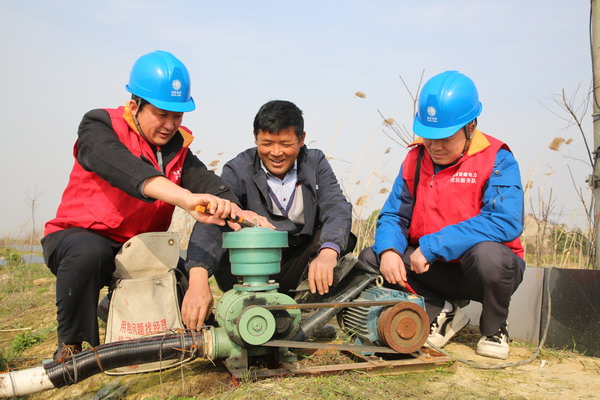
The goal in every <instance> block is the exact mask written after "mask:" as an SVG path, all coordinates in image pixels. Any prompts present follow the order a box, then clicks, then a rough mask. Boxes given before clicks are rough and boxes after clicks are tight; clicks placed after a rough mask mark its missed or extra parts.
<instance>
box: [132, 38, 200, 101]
mask: <svg viewBox="0 0 600 400" xmlns="http://www.w3.org/2000/svg"><path fill="white" fill-rule="evenodd" d="M125 88H126V89H127V91H128V92H130V93H132V94H134V95H136V96H139V97H141V98H142V99H144V100H146V101H148V102H149V103H150V104H152V105H153V106H155V107H157V108H160V109H162V110H166V111H175V112H186V111H193V110H194V109H195V108H196V104H195V103H194V99H193V98H192V96H191V95H190V94H191V82H190V74H189V73H188V70H187V68H186V67H185V65H183V63H182V62H181V61H179V59H178V58H177V57H175V56H174V55H173V54H171V53H169V52H167V51H162V50H157V51H155V52H152V53H148V54H145V55H143V56H141V57H140V58H138V59H137V61H136V62H135V64H133V68H131V73H130V74H129V83H128V84H127V85H125Z"/></svg>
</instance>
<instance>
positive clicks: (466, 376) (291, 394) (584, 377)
mask: <svg viewBox="0 0 600 400" xmlns="http://www.w3.org/2000/svg"><path fill="white" fill-rule="evenodd" d="M471 336H474V335H472V334H469V333H467V334H463V335H462V336H461V337H460V338H459V342H453V343H450V344H449V345H448V346H447V347H446V350H447V351H448V352H449V353H451V354H453V355H456V356H458V357H460V358H464V359H467V360H470V361H472V362H475V363H486V364H502V363H505V362H509V363H510V362H516V361H519V360H525V359H528V358H529V357H530V356H531V355H532V354H533V352H534V351H535V348H533V347H532V346H528V345H524V344H518V343H517V344H513V345H512V347H511V356H510V359H509V360H506V361H500V360H491V359H488V358H485V357H480V356H477V355H476V354H475V352H474V348H475V345H476V341H471V340H470V339H471ZM465 342H467V343H465ZM32 350H33V349H32ZM39 350H41V349H40V348H38V351H39ZM44 351H47V352H51V349H50V348H48V350H44ZM334 361H335V360H334ZM455 364H456V365H455V368H450V370H454V371H453V372H452V371H449V369H448V368H438V369H436V370H433V371H423V372H417V373H402V370H390V371H386V372H385V373H384V376H383V377H382V376H381V375H378V374H377V373H372V374H370V373H365V372H344V373H337V374H335V375H333V376H329V377H284V378H271V379H266V380H261V381H254V382H253V381H246V382H241V384H240V385H239V386H235V385H234V384H233V383H232V380H231V378H230V376H229V374H228V372H227V371H226V370H225V368H224V367H222V366H219V365H217V366H215V365H213V364H212V363H211V362H210V361H208V360H205V359H199V360H195V361H193V362H192V363H190V364H188V365H186V366H185V367H182V368H174V369H172V370H170V371H165V372H162V373H151V374H143V375H135V376H128V377H124V378H121V377H112V376H107V375H104V374H100V375H96V376H94V377H92V378H89V379H87V380H85V381H83V382H80V383H78V384H76V385H73V386H70V387H65V388H60V389H54V390H50V391H47V392H44V393H39V394H36V395H32V396H30V397H29V398H30V399H36V400H37V399H77V400H84V399H109V398H110V399H119V398H123V399H176V398H194V399H225V398H227V399H242V398H243V399H246V398H248V399H253V398H261V397H264V396H268V397H269V398H270V399H306V398H331V399H334V398H348V399H350V398H352V399H354V398H365V399H380V398H382V399H383V398H388V399H389V398H415V399H440V398H444V399H565V400H568V399H598V398H600V359H599V358H594V357H585V356H583V355H579V354H574V353H572V352H566V351H558V350H551V349H545V350H542V352H541V353H540V356H539V357H538V358H536V359H535V360H534V361H533V362H531V363H528V364H525V365H520V366H516V367H509V368H505V369H499V370H498V369H491V370H490V369H485V370H484V369H477V368H474V367H471V366H467V365H465V364H462V363H460V362H458V361H457V362H455ZM373 382H375V383H377V384H378V386H379V389H378V390H373V388H371V387H370V386H369V385H370V384H371V383H373ZM349 385H353V386H357V385H358V389H356V390H354V389H347V390H345V391H344V392H342V393H339V392H338V391H337V390H339V389H335V388H336V387H338V388H339V387H345V386H349ZM382 387H383V388H385V387H387V389H386V390H384V391H381V390H380V389H381V388H382ZM361 388H362V389H361ZM181 396H183V397H181Z"/></svg>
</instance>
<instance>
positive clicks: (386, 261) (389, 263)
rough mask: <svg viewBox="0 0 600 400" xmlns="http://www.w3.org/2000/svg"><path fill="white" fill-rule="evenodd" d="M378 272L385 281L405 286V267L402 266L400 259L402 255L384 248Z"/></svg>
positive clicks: (402, 262)
mask: <svg viewBox="0 0 600 400" xmlns="http://www.w3.org/2000/svg"><path fill="white" fill-rule="evenodd" d="M379 272H381V275H383V278H384V279H385V280H386V281H387V282H389V283H391V284H396V285H400V286H402V287H405V283H404V282H406V269H405V268H404V261H402V256H401V255H400V254H398V253H396V252H395V251H393V250H386V251H384V252H383V253H381V257H380V262H379Z"/></svg>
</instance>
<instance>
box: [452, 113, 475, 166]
mask: <svg viewBox="0 0 600 400" xmlns="http://www.w3.org/2000/svg"><path fill="white" fill-rule="evenodd" d="M476 126H477V119H474V120H473V121H471V122H469V123H468V124H466V125H465V126H463V130H464V131H465V137H466V138H467V141H466V142H465V148H464V149H463V151H462V153H460V156H458V158H457V159H456V160H457V161H458V160H460V158H461V157H462V156H464V155H465V153H466V152H467V150H469V146H470V145H471V139H473V131H474V130H475V127H476Z"/></svg>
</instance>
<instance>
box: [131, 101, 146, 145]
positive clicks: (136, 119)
mask: <svg viewBox="0 0 600 400" xmlns="http://www.w3.org/2000/svg"><path fill="white" fill-rule="evenodd" d="M141 102H142V99H141V98H140V97H138V98H137V99H136V100H135V103H136V104H137V110H135V113H132V114H133V122H134V123H135V127H136V128H137V130H138V132H139V133H140V135H142V137H143V138H144V140H146V141H147V139H146V135H144V131H142V127H141V126H140V121H139V120H138V117H137V113H138V112H139V111H140V104H141Z"/></svg>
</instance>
